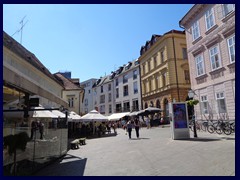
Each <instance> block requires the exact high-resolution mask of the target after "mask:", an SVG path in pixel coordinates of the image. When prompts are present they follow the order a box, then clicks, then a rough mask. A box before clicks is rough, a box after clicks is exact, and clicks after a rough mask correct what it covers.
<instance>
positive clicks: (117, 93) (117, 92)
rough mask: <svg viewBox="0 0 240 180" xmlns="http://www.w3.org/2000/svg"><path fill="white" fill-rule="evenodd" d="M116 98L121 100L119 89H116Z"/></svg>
mask: <svg viewBox="0 0 240 180" xmlns="http://www.w3.org/2000/svg"><path fill="white" fill-rule="evenodd" d="M116 98H119V89H118V88H116Z"/></svg>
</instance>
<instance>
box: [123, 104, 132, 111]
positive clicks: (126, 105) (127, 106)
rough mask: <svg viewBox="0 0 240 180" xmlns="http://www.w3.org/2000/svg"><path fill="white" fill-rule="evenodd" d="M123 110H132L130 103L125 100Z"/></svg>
mask: <svg viewBox="0 0 240 180" xmlns="http://www.w3.org/2000/svg"><path fill="white" fill-rule="evenodd" d="M123 111H124V112H128V111H130V104H129V102H124V103H123Z"/></svg>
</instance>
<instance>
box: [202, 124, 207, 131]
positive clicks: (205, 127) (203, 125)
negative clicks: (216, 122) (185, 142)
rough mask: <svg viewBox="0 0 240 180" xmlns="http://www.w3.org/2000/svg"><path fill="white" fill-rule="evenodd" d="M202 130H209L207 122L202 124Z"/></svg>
mask: <svg viewBox="0 0 240 180" xmlns="http://www.w3.org/2000/svg"><path fill="white" fill-rule="evenodd" d="M201 129H202V130H203V131H206V130H207V124H206V123H205V122H203V123H202V125H201Z"/></svg>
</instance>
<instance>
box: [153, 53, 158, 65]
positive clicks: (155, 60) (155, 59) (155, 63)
mask: <svg viewBox="0 0 240 180" xmlns="http://www.w3.org/2000/svg"><path fill="white" fill-rule="evenodd" d="M153 63H154V68H156V67H157V56H154V57H153Z"/></svg>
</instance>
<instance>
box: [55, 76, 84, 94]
mask: <svg viewBox="0 0 240 180" xmlns="http://www.w3.org/2000/svg"><path fill="white" fill-rule="evenodd" d="M54 76H55V77H56V78H57V79H58V80H59V81H61V82H62V84H63V86H64V88H65V90H82V88H81V87H80V86H77V85H76V84H74V82H72V81H71V80H70V79H68V78H66V77H65V76H63V75H62V74H61V73H55V74H54Z"/></svg>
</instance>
